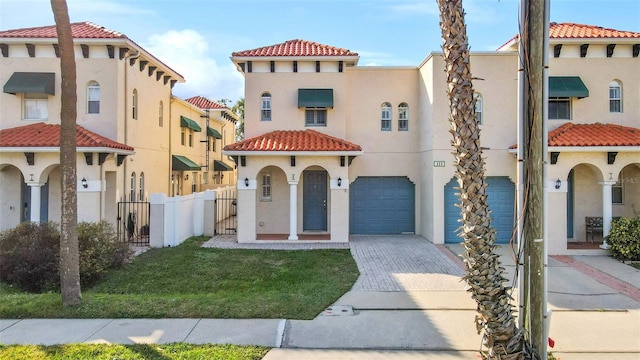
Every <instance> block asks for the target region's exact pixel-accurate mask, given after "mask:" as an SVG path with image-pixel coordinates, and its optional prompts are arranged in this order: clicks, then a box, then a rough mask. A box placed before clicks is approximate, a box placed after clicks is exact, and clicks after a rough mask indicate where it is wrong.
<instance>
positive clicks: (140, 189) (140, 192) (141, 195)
mask: <svg viewBox="0 0 640 360" xmlns="http://www.w3.org/2000/svg"><path fill="white" fill-rule="evenodd" d="M138 200H140V201H144V173H140V182H139V186H138Z"/></svg>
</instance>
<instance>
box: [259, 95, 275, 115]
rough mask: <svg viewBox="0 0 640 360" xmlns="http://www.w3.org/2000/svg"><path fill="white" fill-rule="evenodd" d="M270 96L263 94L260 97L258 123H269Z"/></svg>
mask: <svg viewBox="0 0 640 360" xmlns="http://www.w3.org/2000/svg"><path fill="white" fill-rule="evenodd" d="M271 115H272V113H271V94H269V93H264V94H262V96H261V97H260V121H271V118H272V117H271Z"/></svg>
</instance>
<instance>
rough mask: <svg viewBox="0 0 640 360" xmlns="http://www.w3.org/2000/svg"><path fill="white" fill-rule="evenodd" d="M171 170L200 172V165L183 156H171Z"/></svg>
mask: <svg viewBox="0 0 640 360" xmlns="http://www.w3.org/2000/svg"><path fill="white" fill-rule="evenodd" d="M171 170H175V171H192V170H193V171H196V170H200V165H198V164H196V163H195V162H193V161H191V160H190V159H189V158H188V157H186V156H182V155H172V156H171Z"/></svg>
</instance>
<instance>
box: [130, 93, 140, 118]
mask: <svg viewBox="0 0 640 360" xmlns="http://www.w3.org/2000/svg"><path fill="white" fill-rule="evenodd" d="M131 116H132V117H133V119H134V120H138V90H136V89H133V95H132V97H131Z"/></svg>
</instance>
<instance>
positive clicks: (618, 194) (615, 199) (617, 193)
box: [611, 171, 624, 205]
mask: <svg viewBox="0 0 640 360" xmlns="http://www.w3.org/2000/svg"><path fill="white" fill-rule="evenodd" d="M622 179H623V175H622V171H620V174H618V181H616V183H615V184H613V185H611V203H612V204H614V205H624V181H622Z"/></svg>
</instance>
